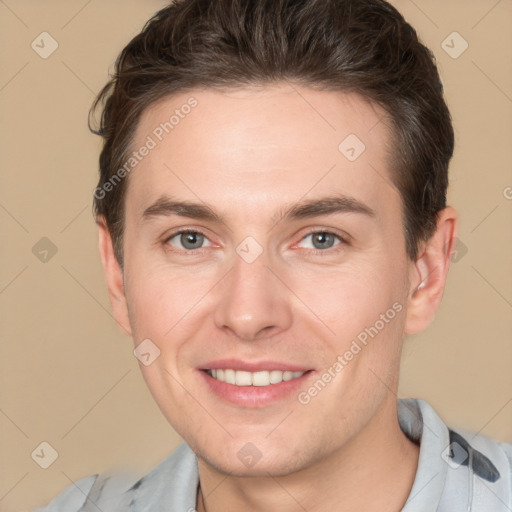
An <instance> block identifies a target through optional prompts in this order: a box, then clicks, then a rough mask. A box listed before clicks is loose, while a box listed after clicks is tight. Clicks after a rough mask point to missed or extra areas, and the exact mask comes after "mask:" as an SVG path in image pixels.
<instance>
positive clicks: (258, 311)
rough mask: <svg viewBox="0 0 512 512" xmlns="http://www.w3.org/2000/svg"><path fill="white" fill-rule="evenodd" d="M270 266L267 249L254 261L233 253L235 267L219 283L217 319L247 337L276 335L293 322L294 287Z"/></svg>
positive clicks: (219, 326)
mask: <svg viewBox="0 0 512 512" xmlns="http://www.w3.org/2000/svg"><path fill="white" fill-rule="evenodd" d="M283 281H284V280H283V279H282V277H281V278H279V277H278V272H276V270H274V269H271V268H270V267H269V265H268V259H267V258H266V256H265V252H264V253H263V254H261V255H260V256H259V257H258V258H257V259H256V260H255V261H253V262H252V263H248V262H246V261H245V260H244V259H243V258H241V257H240V256H238V254H236V255H235V257H234V263H233V268H232V269H231V271H230V272H228V274H227V275H226V276H225V278H224V279H223V280H222V282H221V283H220V284H219V286H220V288H219V290H218V291H219V293H220V298H219V300H218V302H217V305H216V309H215V314H214V319H215V324H216V326H217V327H218V328H220V329H223V330H230V331H232V333H234V334H235V335H236V336H237V338H239V339H242V340H245V341H253V340H258V339H261V338H264V337H270V336H275V335H276V334H277V333H279V332H281V331H282V330H286V329H288V328H289V327H290V325H291V322H292V315H291V307H290V298H291V297H290V295H291V291H290V290H288V288H287V287H286V286H285V284H283Z"/></svg>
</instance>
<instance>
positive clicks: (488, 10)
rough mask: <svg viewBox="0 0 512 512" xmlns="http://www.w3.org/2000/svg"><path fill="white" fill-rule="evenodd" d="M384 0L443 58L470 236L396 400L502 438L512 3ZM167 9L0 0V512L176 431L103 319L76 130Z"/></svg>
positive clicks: (83, 146) (86, 153) (92, 144)
mask: <svg viewBox="0 0 512 512" xmlns="http://www.w3.org/2000/svg"><path fill="white" fill-rule="evenodd" d="M393 3H394V4H395V5H396V6H397V7H398V8H399V9H400V10H401V12H403V14H404V15H405V17H406V18H407V19H408V21H410V22H411V23H412V24H413V25H414V26H415V27H416V28H417V30H418V31H419V33H420V35H421V37H422V38H423V40H424V41H425V42H426V43H427V45H429V46H430V47H431V48H432V49H433V50H434V52H435V54H436V57H437V59H438V62H439V67H440V71H441V74H442V77H443V82H444V85H445V88H446V94H447V98H448V103H449V106H450V108H451V110H452V113H453V118H454V123H455V128H456V136H457V150H456V155H455V158H454V160H453V164H452V167H451V189H450V193H449V202H450V204H451V205H453V206H454V207H456V208H457V210H458V211H459V212H460V215H461V218H462V223H461V227H460V232H459V237H460V240H461V242H462V243H463V244H464V246H465V248H467V252H466V253H465V254H463V251H462V252H460V253H459V256H462V257H460V259H459V260H458V261H457V262H455V263H453V265H452V269H451V273H450V276H449V280H448V285H447V290H446V293H445V296H444V302H443V305H442V307H441V309H440V311H439V313H438V315H437V317H436V320H435V322H434V324H433V325H432V327H431V328H430V329H429V330H428V331H427V332H425V333H422V334H421V335H417V336H413V337H411V338H410V339H409V340H408V342H407V346H406V348H405V352H404V357H403V371H402V380H401V388H400V396H401V397H406V396H413V397H421V398H423V399H426V400H428V401H429V402H430V403H431V404H432V405H433V406H434V407H435V408H436V410H437V411H438V413H439V414H440V415H441V417H442V418H443V419H444V420H445V421H446V422H447V423H449V424H450V425H452V426H455V427H463V428H466V429H470V430H473V431H482V432H483V433H485V434H487V435H489V436H491V437H495V438H498V439H501V440H505V441H512V371H511V368H512V344H511V335H512V325H511V307H512V269H511V265H510V262H511V261H512V258H511V256H512V243H511V242H512V236H511V234H512V229H511V227H512V226H511V209H512V200H511V199H507V196H508V197H509V198H510V197H511V196H512V189H511V188H510V187H512V176H511V174H510V169H511V168H512V166H511V163H512V151H511V135H512V77H511V67H510V62H511V57H512V55H511V54H512V2H511V1H510V0H502V1H496V0H472V1H469V0H456V1H455V0H450V1H446V0H429V1H426V0H415V1H414V2H413V1H412V0H395V1H394V2H393ZM163 5H164V2H163V1H157V0H151V1H148V0H146V1H141V0H139V1H137V2H136V1H134V0H131V1H127V0H124V1H120V0H116V1H114V0H111V1H99V0H90V1H86V0H81V1H69V0H67V1H63V0H62V1H54V0H52V1H46V2H40V1H35V0H32V1H28V0H5V1H2V0H0V38H1V48H2V59H1V63H0V108H1V119H2V122H1V125H0V130H1V133H0V148H1V151H0V164H1V175H0V176H1V178H0V179H1V182H0V186H1V189H0V223H1V232H2V243H1V244H0V247H1V249H0V250H1V253H0V254H1V258H2V265H1V267H0V307H1V311H2V317H1V323H0V325H1V327H0V329H1V336H2V343H1V357H0V361H1V368H0V370H1V373H0V375H1V377H0V378H1V381H0V385H1V388H0V389H1V404H0V429H1V432H2V435H1V437H0V449H1V460H2V464H1V468H0V510H2V511H7V510H9V511H20V510H26V509H27V508H29V507H34V506H36V505H39V504H42V503H45V502H47V501H48V500H50V498H52V497H53V496H55V495H56V494H57V493H58V492H60V491H61V490H62V489H63V488H65V487H67V486H68V485H70V484H71V482H73V481H76V480H77V479H79V478H81V477H83V476H86V475H88V474H92V473H95V472H102V471H104V470H107V469H112V468H134V469H135V470H136V471H137V472H139V473H142V472H145V471H147V470H149V469H150V468H151V467H153V466H154V465H156V464H157V463H158V462H159V461H160V460H162V459H163V458H164V457H165V456H166V455H167V454H168V453H170V452H171V451H172V450H173V449H174V448H175V447H176V446H177V445H178V444H179V443H180V441H181V440H180V438H179V437H178V436H177V435H176V434H175V432H174V431H173V430H172V428H171V427H170V426H169V425H168V424H167V422H166V420H165V419H164V418H163V416H162V415H161V413H160V411H159V410H158V408H157V406H156V405H155V403H154V402H153V400H152V398H151V396H150V394H149V392H148V391H147V389H146V387H145V384H144V381H143V379H142V377H141V375H140V372H139V369H138V361H137V360H136V359H135V357H134V356H133V353H132V350H133V347H132V342H131V340H130V339H129V338H126V337H124V336H123V335H122V334H121V333H120V332H118V330H117V328H116V326H115V323H114V321H113V320H112V318H111V316H110V305H109V300H108V296H107V293H106V289H105V285H104V280H103V275H102V270H101V266H100V260H99V256H98V252H97V239H96V228H95V224H94V222H93V219H92V215H91V198H92V191H93V188H94V186H95V184H96V178H97V158H98V151H99V143H100V141H99V139H98V138H97V137H95V136H93V135H91V134H89V132H88V130H87V125H86V119H87V111H88V108H89V106H90V104H91V102H92V100H93V97H94V94H95V93H96V92H97V91H98V90H99V89H100V87H101V86H102V85H103V84H104V82H105V81H106V79H107V73H108V71H109V70H112V64H113V62H114V59H115V57H116V56H117V54H118V52H119V51H120V50H121V49H122V47H123V46H124V45H125V44H126V43H127V42H128V41H129V39H130V38H131V37H132V36H134V35H135V34H136V33H137V32H138V31H139V30H140V29H141V27H142V25H143V23H144V22H145V21H146V19H147V18H149V17H150V15H151V14H153V13H154V12H155V11H156V10H157V9H159V8H160V7H162V6H163ZM43 31H47V32H49V33H50V34H51V36H52V37H53V38H54V39H55V40H56V41H57V42H58V45H59V47H58V49H57V50H56V51H55V52H54V53H53V54H52V55H51V56H50V57H48V58H47V59H42V58H41V57H40V56H39V55H38V54H36V53H35V51H34V50H33V49H32V48H31V42H32V41H33V40H34V39H36V37H37V36H38V35H39V34H40V33H41V32H43ZM453 31H457V32H458V33H460V34H461V35H462V37H463V38H464V39H465V40H466V41H467V42H468V44H469V47H468V49H467V50H466V51H465V52H464V53H463V54H462V55H461V56H460V57H458V58H457V59H453V58H452V57H450V56H449V55H448V54H447V53H446V52H445V51H444V50H443V48H442V46H441V44H442V41H443V40H445V39H446V37H447V36H448V35H449V34H451V33H452V32H453ZM448 41H450V39H449V40H448ZM450 44H451V43H450ZM454 44H456V46H455V48H456V49H457V48H460V46H457V45H459V44H460V42H457V43H454ZM507 187H509V188H507ZM42 237H48V238H49V239H50V240H51V241H52V242H53V244H55V246H56V247H57V253H56V254H55V255H54V256H53V257H52V258H50V259H49V260H48V261H47V262H46V263H43V262H41V261H40V260H39V259H38V258H36V256H35V255H34V254H33V252H32V247H33V246H34V245H35V244H36V243H37V242H38V241H39V240H40V239H41V238H42ZM43 441H46V442H48V443H50V444H51V445H52V446H53V447H54V448H55V449H56V450H57V452H58V454H59V456H58V458H57V460H56V461H55V462H54V463H53V464H52V465H51V466H50V467H49V468H48V469H42V468H40V467H39V466H38V465H37V464H36V463H35V462H34V460H33V459H32V458H31V453H32V452H33V450H34V449H35V448H36V447H38V446H39V444H40V443H41V442H43Z"/></svg>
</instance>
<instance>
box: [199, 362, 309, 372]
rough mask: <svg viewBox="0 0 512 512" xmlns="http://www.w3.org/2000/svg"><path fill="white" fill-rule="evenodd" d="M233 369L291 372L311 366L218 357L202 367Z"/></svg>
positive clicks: (206, 368) (204, 368)
mask: <svg viewBox="0 0 512 512" xmlns="http://www.w3.org/2000/svg"><path fill="white" fill-rule="evenodd" d="M219 368H220V369H233V370H242V371H246V372H260V371H264V370H268V371H272V370H283V371H291V372H305V371H308V370H311V369H312V368H311V367H307V366H303V365H298V364H290V363H285V362H281V361H257V362H256V361H242V360H241V359H216V360H215V361H210V362H208V363H205V364H204V365H202V366H201V367H200V369H202V370H216V369H219Z"/></svg>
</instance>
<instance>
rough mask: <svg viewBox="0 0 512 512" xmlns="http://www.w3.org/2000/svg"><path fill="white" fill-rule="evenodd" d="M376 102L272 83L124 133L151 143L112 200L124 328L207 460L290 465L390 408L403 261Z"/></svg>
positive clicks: (168, 412) (406, 276) (245, 468)
mask: <svg viewBox="0 0 512 512" xmlns="http://www.w3.org/2000/svg"><path fill="white" fill-rule="evenodd" d="M192 97H193V98H194V100H191V98H192ZM186 104H189V105H192V104H194V106H193V107H191V108H185V107H183V106H184V105H186ZM176 110H177V111H178V112H179V113H181V114H177V116H176V119H178V118H179V121H177V122H176V119H174V120H173V127H172V129H170V128H169V126H167V129H168V132H169V133H167V132H166V131H165V130H163V128H162V125H161V123H165V121H168V120H169V118H170V116H171V115H172V114H173V113H174V112H175V111H176ZM383 115H384V114H383V111H381V110H379V109H378V108H377V107H376V106H372V105H370V104H369V103H368V102H366V101H365V100H363V99H362V98H361V97H359V96H357V95H355V94H342V93H338V92H327V91H324V92H321V91H313V90H311V89H306V88H300V87H295V88H291V87H290V86H289V85H286V84H284V85H275V86H272V87H265V88H262V89H258V90H257V89H239V90H234V91H232V92H223V93H221V92H218V91H213V90H197V91H193V92H191V93H184V94H180V95H176V96H173V97H172V98H170V99H166V100H165V101H161V102H160V103H158V104H156V105H154V106H152V107H151V108H149V109H148V110H147V111H146V112H145V113H144V115H143V117H142V118H141V120H140V123H139V125H138V128H137V133H136V137H135V140H134V144H133V149H134V150H136V149H138V148H141V147H142V146H144V145H148V143H149V146H153V144H152V143H151V142H149V139H148V137H150V138H151V140H152V141H153V142H154V143H155V145H154V147H151V148H150V150H149V151H148V152H145V151H142V152H140V153H143V152H144V153H147V154H146V156H144V157H142V158H141V159H140V161H139V162H138V163H137V166H136V168H134V170H133V171H131V174H130V176H129V182H128V188H127V193H126V199H125V201H126V203H125V204H126V215H125V234H124V261H125V266H124V291H123V293H124V296H125V299H126V319H127V322H129V326H127V330H128V332H129V333H130V334H131V335H132V336H133V339H134V342H135V345H137V346H138V345H139V344H140V343H141V342H143V340H151V341H150V342H148V341H146V342H145V343H146V345H143V346H145V347H146V349H147V350H146V351H145V352H149V353H150V354H151V355H150V356H146V359H147V361H150V360H152V359H153V357H154V355H156V354H158V351H159V356H158V357H156V359H154V360H152V362H151V363H150V364H148V365H147V366H146V365H145V364H142V363H141V364H140V366H141V370H142V372H143V375H144V378H145V380H146V382H147V385H148V386H149V389H150V391H151V393H152V395H153V396H154V398H155V400H156V402H157V403H158V405H159V407H160V408H161V410H162V412H163V414H164V415H165V416H166V418H167V419H168V421H169V422H170V423H171V424H172V426H173V427H174V428H175V429H176V431H177V432H178V433H179V434H180V435H181V436H182V437H183V438H184V439H185V441H186V442H187V443H188V444H189V445H190V446H191V448H192V449H193V450H194V451H195V452H196V453H197V454H198V455H199V457H200V458H201V459H202V460H204V461H207V463H209V464H210V465H211V466H212V467H215V468H217V469H219V470H221V471H224V472H231V473H232V474H235V475H267V474H268V473H271V474H273V475H284V474H287V473H290V472H294V471H297V470H299V469H301V468H305V467H308V466H311V465H312V464H314V463H316V462H318V461H319V460H322V459H323V458H326V457H328V456H329V455H330V454H332V453H334V452H335V451H336V450H339V449H341V448H342V447H343V446H345V445H346V444H347V443H348V442H349V440H350V439H352V438H353V437H354V436H356V435H357V434H359V433H361V432H363V431H364V429H366V428H369V426H370V425H372V424H375V422H376V421H377V418H382V417H383V416H384V415H385V411H386V410H393V409H389V408H390V407H391V405H390V404H392V402H394V401H396V396H395V395H393V393H390V389H396V381H397V375H398V366H399V357H400V350H401V344H402V338H403V333H404V329H405V324H406V316H407V304H408V300H409V297H410V281H411V269H412V268H413V266H414V265H412V264H411V262H409V261H408V259H407V257H406V252H405V239H404V233H403V228H402V225H403V224H402V209H401V208H402V203H401V199H400V195H399V194H398V192H397V190H396V189H395V188H394V187H393V186H392V185H391V173H390V169H389V168H388V165H387V160H388V153H389V151H390V150H392V148H390V146H389V145H390V137H389V133H388V128H387V126H386V123H384V122H382V120H381V119H382V118H383ZM159 127H160V130H159V129H158V128H159ZM160 139H161V140H160ZM363 144H364V146H363ZM139 156H140V155H139ZM182 230H185V231H186V232H185V233H180V231H182ZM121 309H122V308H121ZM117 311H118V312H117V314H116V316H117V318H118V319H120V320H119V321H120V322H122V320H121V317H122V316H123V315H122V313H119V311H120V309H119V308H118V310H117ZM148 343H149V344H148ZM148 347H149V348H148ZM208 370H216V371H215V375H216V376H215V377H214V376H213V372H210V371H208ZM280 370H281V371H280ZM282 371H285V372H286V373H283V372H282ZM283 378H284V379H285V380H282V379H283ZM219 379H220V380H219ZM223 380H224V381H227V382H223ZM233 381H234V382H235V383H233ZM237 383H238V384H240V385H238V384H237ZM249 383H251V384H254V385H248V384H249ZM253 460H254V461H256V462H251V461H253Z"/></svg>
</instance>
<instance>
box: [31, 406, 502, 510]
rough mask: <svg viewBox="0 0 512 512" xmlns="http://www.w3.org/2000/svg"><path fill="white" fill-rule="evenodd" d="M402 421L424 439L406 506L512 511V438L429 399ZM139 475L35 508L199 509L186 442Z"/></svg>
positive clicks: (99, 481) (81, 487) (84, 484)
mask: <svg viewBox="0 0 512 512" xmlns="http://www.w3.org/2000/svg"><path fill="white" fill-rule="evenodd" d="M398 419H399V422H400V427H401V429H402V430H403V432H404V433H405V434H406V435H407V437H409V438H410V439H411V440H413V441H415V442H417V443H419V444H420V456H419V461H418V469H417V472H416V476H415V480H414V484H413V487H412V489H411V492H410V494H409V498H408V500H407V503H406V504H405V506H404V508H403V509H402V512H511V511H512V445H511V444H507V443H503V442H499V441H495V440H492V439H489V438H488V437H485V436H482V435H475V434H472V433H469V432H463V431H460V430H459V431H457V432H455V431H454V430H452V429H449V428H448V427H447V426H446V425H445V424H444V422H443V421H442V420H441V418H439V416H438V415H437V414H436V412H435V411H434V409H433V408H432V407H431V406H430V405H429V404H428V403H426V402H424V401H423V400H416V399H404V400H399V401H398ZM134 480H136V481H135V482H134ZM134 480H131V481H128V478H127V477H126V475H124V476H120V475H110V476H101V475H97V474H96V475H91V476H88V477H85V478H82V479H81V480H78V481H77V482H75V483H74V484H73V485H71V486H69V487H68V488H67V489H65V490H64V491H63V492H62V493H61V494H59V495H58V496H57V497H56V498H55V499H54V500H52V501H51V502H50V503H49V504H48V505H47V506H46V507H43V508H39V509H37V510H33V511H32V512H92V511H94V512H97V511H98V510H102V511H103V512H149V511H151V512H194V511H195V505H196V497H197V488H198V484H199V472H198V466H197V457H196V455H195V454H194V452H192V450H191V449H190V448H189V446H188V445H187V444H186V443H182V444H181V445H180V446H179V447H178V448H177V449H176V450H175V451H174V452H173V453H171V454H170V455H169V456H168V457H167V458H166V459H164V460H163V461H162V462H161V463H160V464H158V465H157V466H156V467H155V468H154V469H152V470H151V471H150V472H149V473H148V474H146V475H145V476H143V477H141V478H139V477H137V478H136V479H135V478H134Z"/></svg>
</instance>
